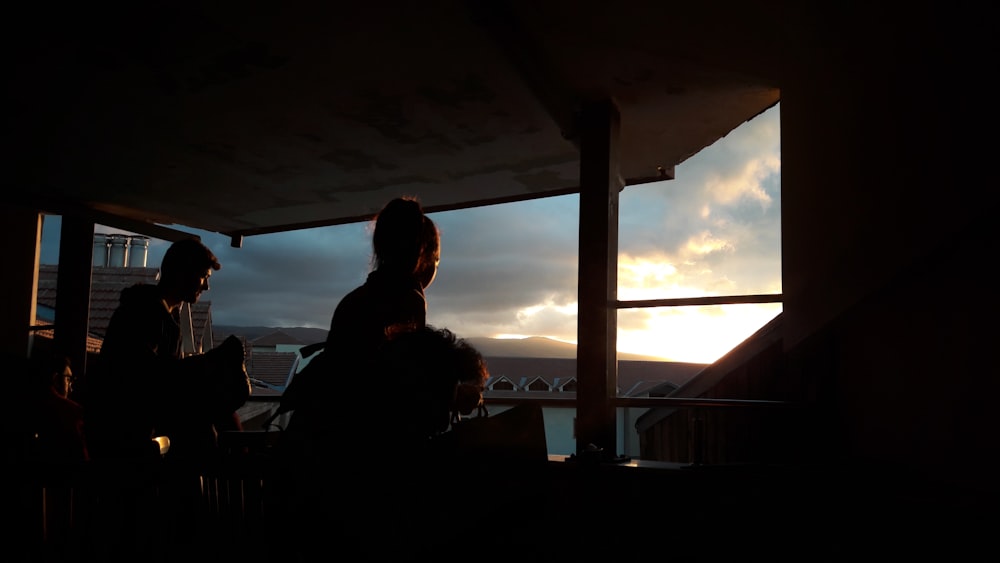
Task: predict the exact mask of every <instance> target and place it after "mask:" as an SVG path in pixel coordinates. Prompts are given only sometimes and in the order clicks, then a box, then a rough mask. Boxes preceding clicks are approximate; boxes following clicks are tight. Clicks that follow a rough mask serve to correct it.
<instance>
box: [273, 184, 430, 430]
mask: <svg viewBox="0 0 1000 563" xmlns="http://www.w3.org/2000/svg"><path fill="white" fill-rule="evenodd" d="M373 223H374V225H375V228H374V231H373V234H372V250H373V255H372V266H373V269H372V271H371V272H370V273H369V274H368V277H367V279H366V280H365V283H364V284H362V285H361V286H359V287H357V288H355V289H353V290H352V291H351V292H349V293H348V294H347V295H345V296H344V297H343V299H341V300H340V302H339V303H338V304H337V307H336V309H335V310H334V313H333V318H332V319H331V321H330V332H329V334H328V335H327V340H326V344H325V348H324V352H323V353H322V355H321V356H319V357H315V358H313V360H312V362H316V365H315V366H313V365H312V364H310V367H311V369H309V370H308V372H303V373H302V374H300V375H301V377H300V376H299V375H297V376H296V377H294V378H293V379H292V382H291V384H290V385H289V387H288V389H287V390H286V391H285V393H284V395H283V397H282V407H283V408H285V409H294V410H295V413H294V414H293V415H292V417H291V420H290V421H289V424H288V426H289V428H288V430H289V431H290V432H293V431H295V432H297V431H299V430H298V429H296V428H294V427H296V426H299V427H304V429H305V431H307V432H313V431H319V430H320V429H322V432H321V434H322V435H321V437H320V439H321V440H326V438H324V437H323V436H326V435H328V434H329V433H330V432H336V433H337V434H339V438H340V439H341V440H343V441H344V444H345V445H347V442H346V441H347V440H350V439H351V435H350V433H344V432H343V431H342V429H343V428H344V424H345V422H344V421H345V420H346V421H348V422H347V423H349V422H350V421H353V419H354V417H355V416H356V415H357V414H358V413H357V411H353V410H351V409H352V405H350V404H345V403H341V404H340V405H339V406H338V408H337V409H335V410H334V411H332V412H331V411H330V409H328V408H326V407H327V404H328V401H329V400H330V397H333V396H335V395H337V394H339V393H341V392H342V391H338V387H340V386H341V385H342V384H343V383H344V378H345V377H352V376H351V374H355V373H358V371H359V370H361V371H363V370H365V369H366V366H367V365H368V364H369V363H370V362H371V360H372V358H373V357H374V356H375V354H376V353H377V352H378V350H379V348H380V347H381V346H382V344H383V343H384V342H385V341H386V334H387V331H389V330H395V329H396V328H398V327H407V328H419V327H423V326H424V325H426V323H427V300H426V298H425V296H424V290H425V289H427V288H428V287H429V286H430V285H431V283H433V281H434V278H435V276H436V275H437V269H438V263H439V262H440V259H441V236H440V232H439V231H438V228H437V225H436V224H435V223H434V221H433V220H431V218H430V217H427V215H425V214H424V211H423V208H422V207H421V205H420V203H419V202H418V201H417V200H416V199H415V198H411V197H400V198H395V199H392V200H390V201H389V202H388V203H387V204H386V205H385V206H384V207H383V208H382V209H381V211H379V213H378V214H377V215H376V216H375V218H374V219H373ZM338 429H339V430H338ZM305 438H308V437H305Z"/></svg>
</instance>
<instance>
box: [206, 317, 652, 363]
mask: <svg viewBox="0 0 1000 563" xmlns="http://www.w3.org/2000/svg"><path fill="white" fill-rule="evenodd" d="M213 330H214V331H215V340H216V341H217V342H221V341H222V340H223V339H224V338H226V337H227V336H229V335H230V334H235V335H236V336H242V337H244V338H246V339H247V340H255V339H257V338H260V337H261V336H264V335H267V334H271V333H273V332H275V331H279V330H280V331H282V332H284V333H285V334H288V335H289V336H292V337H294V338H295V339H297V340H299V341H301V342H302V343H303V344H312V343H314V342H323V341H325V340H326V334H327V332H328V331H327V330H326V329H325V328H308V327H266V326H227V325H215V326H214V327H213ZM465 340H466V341H467V342H468V343H469V344H472V345H473V346H475V347H476V349H477V350H479V351H480V352H481V353H482V354H483V355H484V356H487V357H491V358H560V359H574V358H576V345H575V344H569V343H566V342H561V341H559V340H553V339H551V338H545V337H544V336H529V337H527V338H487V337H484V336H473V337H469V338H465ZM618 359H619V360H631V361H646V362H662V361H665V360H663V358H658V357H656V356H643V355H641V354H626V353H622V354H619V356H618Z"/></svg>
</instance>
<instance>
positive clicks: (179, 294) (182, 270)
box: [159, 238, 222, 304]
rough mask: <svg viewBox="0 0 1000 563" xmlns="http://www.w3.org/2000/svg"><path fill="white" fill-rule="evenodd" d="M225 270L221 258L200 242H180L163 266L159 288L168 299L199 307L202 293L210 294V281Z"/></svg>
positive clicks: (165, 255)
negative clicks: (214, 275) (222, 269)
mask: <svg viewBox="0 0 1000 563" xmlns="http://www.w3.org/2000/svg"><path fill="white" fill-rule="evenodd" d="M221 267H222V265H221V264H219V260H218V258H216V257H215V254H213V253H212V251H211V250H209V248H208V247H207V246H205V245H204V244H202V243H201V241H200V240H198V239H196V238H188V239H182V240H179V241H177V242H175V243H173V244H171V245H170V248H168V249H167V252H166V253H165V254H164V255H163V261H162V262H161V263H160V281H159V285H160V287H161V288H163V289H164V291H165V292H166V293H167V295H165V299H168V300H170V301H176V303H171V304H179V303H180V302H181V301H186V302H188V303H195V302H197V301H198V298H199V297H200V296H201V294H202V292H204V291H208V289H209V286H208V278H210V277H211V276H212V272H213V271H216V270H218V269H220V268H221Z"/></svg>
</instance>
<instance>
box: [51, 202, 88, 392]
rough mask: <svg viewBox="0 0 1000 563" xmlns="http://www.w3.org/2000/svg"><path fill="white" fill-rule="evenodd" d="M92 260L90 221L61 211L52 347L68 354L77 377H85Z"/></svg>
mask: <svg viewBox="0 0 1000 563" xmlns="http://www.w3.org/2000/svg"><path fill="white" fill-rule="evenodd" d="M93 260H94V223H93V222H91V221H87V220H84V219H80V218H75V217H70V216H68V215H64V216H63V218H62V227H61V228H60V232H59V275H58V277H57V278H56V320H55V350H56V351H58V352H61V353H64V354H66V355H67V356H69V359H70V361H71V362H73V372H74V374H76V375H77V376H78V377H85V375H84V374H85V373H86V370H87V334H88V332H89V329H90V286H91V283H90V278H91V273H92V267H93Z"/></svg>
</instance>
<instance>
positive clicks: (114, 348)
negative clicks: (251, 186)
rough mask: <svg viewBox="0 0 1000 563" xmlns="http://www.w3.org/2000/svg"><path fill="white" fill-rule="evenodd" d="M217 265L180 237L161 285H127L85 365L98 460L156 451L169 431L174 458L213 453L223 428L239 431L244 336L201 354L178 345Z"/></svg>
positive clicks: (246, 391)
mask: <svg viewBox="0 0 1000 563" xmlns="http://www.w3.org/2000/svg"><path fill="white" fill-rule="evenodd" d="M221 267H222V266H221V264H219V261H218V259H217V258H216V257H215V254H213V253H212V251H211V250H209V248H208V247H206V246H205V245H204V244H202V243H201V241H199V240H198V239H195V238H190V239H182V240H179V241H177V242H174V243H173V244H172V245H171V246H170V248H168V249H167V252H166V253H165V254H164V256H163V261H162V263H161V264H160V273H159V279H158V281H157V283H156V284H155V285H153V284H144V283H138V284H135V285H133V286H131V287H128V288H125V289H124V290H122V292H121V295H120V297H119V305H118V308H117V309H116V310H115V311H114V313H113V314H112V316H111V320H110V322H109V323H108V328H107V332H106V334H105V336H104V342H103V344H102V346H101V352H100V354H99V355H98V357H97V359H96V361H95V365H94V367H93V369H91V370H89V371H88V373H87V384H88V388H87V394H86V396H85V402H84V407H85V416H86V423H87V426H86V429H87V437H88V444H89V445H90V447H91V452H90V453H91V455H92V456H94V457H95V459H96V458H103V457H114V458H132V459H135V458H138V459H142V458H150V457H157V456H158V455H159V450H158V448H157V447H156V446H155V443H154V442H153V441H152V438H153V437H154V436H156V435H166V436H167V437H168V438H169V440H170V448H169V451H168V452H167V456H168V457H172V458H175V459H177V458H182V457H184V458H192V459H195V458H197V457H198V456H201V455H204V454H206V453H207V452H211V451H213V449H214V447H215V444H216V432H217V431H218V430H223V429H224V430H233V429H238V423H237V421H236V420H235V419H234V418H233V414H234V413H235V411H236V410H237V409H238V408H239V407H240V406H242V405H243V404H244V403H245V401H246V400H247V398H249V396H250V393H251V387H250V381H249V378H248V377H247V375H246V370H245V366H244V364H243V359H244V351H243V344H242V343H241V342H240V341H239V339H238V338H236V337H235V336H231V337H229V338H227V339H226V340H225V341H224V342H223V343H222V344H220V345H219V346H218V347H216V348H215V349H213V350H210V351H208V352H206V353H204V354H194V355H190V356H187V357H185V355H184V353H183V351H182V335H181V326H180V310H181V305H182V304H183V303H187V304H194V303H196V302H198V300H199V299H200V298H201V294H202V293H203V292H205V291H208V290H209V278H210V277H211V276H212V272H214V271H217V270H219V269H220V268H221ZM216 425H217V426H220V427H221V428H219V429H217V428H216Z"/></svg>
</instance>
